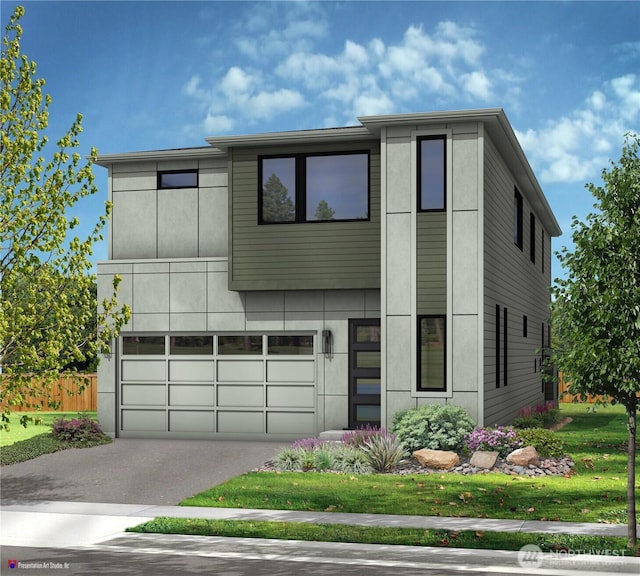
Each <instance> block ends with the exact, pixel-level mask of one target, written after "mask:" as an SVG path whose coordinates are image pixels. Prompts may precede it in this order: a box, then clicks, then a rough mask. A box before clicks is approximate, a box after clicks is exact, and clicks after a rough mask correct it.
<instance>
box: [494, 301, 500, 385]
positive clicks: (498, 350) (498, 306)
mask: <svg viewBox="0 0 640 576" xmlns="http://www.w3.org/2000/svg"><path fill="white" fill-rule="evenodd" d="M495 337H496V342H495V344H496V388H500V304H496V333H495Z"/></svg>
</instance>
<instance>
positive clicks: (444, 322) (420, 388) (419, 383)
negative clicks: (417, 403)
mask: <svg viewBox="0 0 640 576" xmlns="http://www.w3.org/2000/svg"><path fill="white" fill-rule="evenodd" d="M425 318H434V319H438V320H442V325H443V330H444V334H443V337H444V347H443V349H442V355H443V372H442V380H443V381H442V387H441V388H426V387H423V386H422V320H424V319H425ZM417 319H418V326H417V330H418V337H417V339H416V340H417V348H418V350H417V356H418V357H417V364H418V366H417V381H416V392H447V315H446V314H420V315H418V318H417Z"/></svg>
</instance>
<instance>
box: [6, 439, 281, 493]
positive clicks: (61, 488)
mask: <svg viewBox="0 0 640 576" xmlns="http://www.w3.org/2000/svg"><path fill="white" fill-rule="evenodd" d="M285 445H286V442H280V443H276V442H246V441H241V442H239V441H222V440H216V441H211V440H137V439H129V438H127V439H123V438H118V439H116V440H114V441H113V442H112V443H111V444H107V445H104V446H97V447H95V448H84V449H72V450H64V451H62V452H56V453H54V454H46V455H44V456H40V457H39V458H36V459H34V460H29V461H27V462H22V463H20V464H13V465H11V466H3V467H2V468H1V469H0V476H1V482H0V497H1V498H2V503H3V504H10V503H20V502H28V501H34V500H62V501H73V502H110V503H119V504H170V505H175V504H178V502H180V501H181V500H182V499H184V498H187V497H189V496H193V495H194V494H197V493H198V492H201V491H203V490H206V489H207V488H210V487H211V486H214V485H215V484H220V483H222V482H224V481H225V480H228V479H229V478H232V477H233V476H237V475H239V474H243V473H244V472H248V471H250V470H252V469H254V468H257V467H258V466H260V465H262V464H263V463H264V462H266V461H267V460H270V459H271V458H273V456H275V454H276V453H277V452H278V451H279V449H280V448H282V447H283V446H285Z"/></svg>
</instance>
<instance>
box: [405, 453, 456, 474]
mask: <svg viewBox="0 0 640 576" xmlns="http://www.w3.org/2000/svg"><path fill="white" fill-rule="evenodd" d="M413 457H414V458H415V459H416V460H417V461H418V463H419V464H420V466H424V467H425V468H435V469H436V470H448V469H449V468H453V467H454V466H457V465H458V464H460V458H459V457H458V455H457V454H456V453H455V452H450V451H448V450H429V449H428V448H423V449H422V450H416V451H415V452H414V453H413Z"/></svg>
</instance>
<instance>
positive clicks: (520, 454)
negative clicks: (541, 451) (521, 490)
mask: <svg viewBox="0 0 640 576" xmlns="http://www.w3.org/2000/svg"><path fill="white" fill-rule="evenodd" d="M507 462H508V463H509V464H513V465H514V466H525V467H527V466H531V465H532V464H533V465H534V466H538V465H539V464H540V456H538V451H537V450H536V449H535V448H534V447H533V446H525V447H524V448H518V449H517V450H514V451H513V452H511V454H509V456H507Z"/></svg>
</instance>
